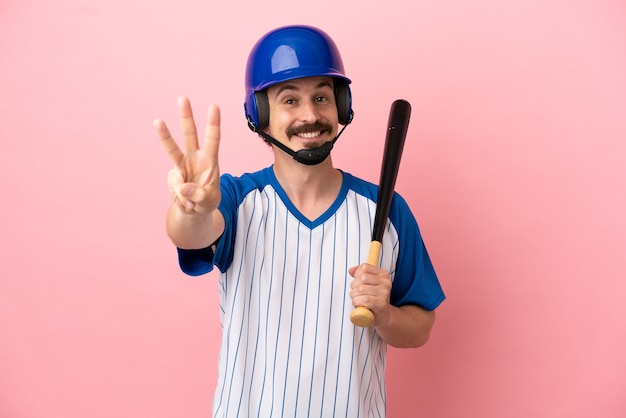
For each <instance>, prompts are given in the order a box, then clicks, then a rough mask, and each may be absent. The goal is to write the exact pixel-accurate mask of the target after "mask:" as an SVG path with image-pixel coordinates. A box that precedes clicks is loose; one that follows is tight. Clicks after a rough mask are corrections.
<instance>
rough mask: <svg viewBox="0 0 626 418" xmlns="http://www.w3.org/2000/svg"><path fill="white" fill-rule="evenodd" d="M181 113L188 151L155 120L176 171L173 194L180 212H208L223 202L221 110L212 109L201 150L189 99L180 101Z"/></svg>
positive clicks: (171, 178) (171, 183)
mask: <svg viewBox="0 0 626 418" xmlns="http://www.w3.org/2000/svg"><path fill="white" fill-rule="evenodd" d="M178 113H179V117H180V124H181V127H182V133H183V140H184V146H185V152H184V153H183V152H182V151H181V149H180V148H179V146H178V144H177V143H176V141H175V140H174V138H172V135H171V134H170V131H169V129H168V128H167V125H166V124H165V122H164V121H163V120H161V119H157V120H155V121H154V127H155V129H156V131H157V134H158V136H159V138H160V139H161V143H162V144H163V147H164V148H165V151H166V152H167V154H168V155H169V156H170V158H171V159H172V162H173V163H174V168H172V169H171V170H170V172H169V174H168V178H167V183H168V187H169V190H170V194H171V196H172V199H173V201H174V204H176V205H177V206H178V207H179V209H180V210H181V211H182V212H184V213H188V214H191V213H209V212H212V211H213V210H215V209H216V208H217V206H218V205H219V203H220V198H221V195H220V172H219V165H218V150H219V143H220V110H219V108H218V107H217V106H215V105H213V106H210V107H209V110H208V117H207V125H206V130H205V133H204V142H203V144H202V147H200V144H199V142H198V133H197V130H196V124H195V121H194V118H193V112H192V110H191V104H190V103H189V99H188V98H186V97H181V98H179V99H178Z"/></svg>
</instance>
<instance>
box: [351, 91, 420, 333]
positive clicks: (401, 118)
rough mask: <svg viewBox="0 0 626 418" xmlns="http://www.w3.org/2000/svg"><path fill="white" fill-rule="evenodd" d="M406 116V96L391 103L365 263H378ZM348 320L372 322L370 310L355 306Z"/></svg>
mask: <svg viewBox="0 0 626 418" xmlns="http://www.w3.org/2000/svg"><path fill="white" fill-rule="evenodd" d="M410 116H411V105H410V104H409V102H407V101H406V100H402V99H398V100H396V101H394V102H393V103H392V104H391V109H390V111H389V122H388V124H387V136H386V139H385V149H384V152H383V161H382V165H381V167H380V180H379V182H378V198H377V200H376V213H375V215H374V225H373V227H372V241H371V243H370V248H369V253H368V255H367V264H371V265H373V266H378V263H379V258H380V250H381V247H382V239H383V233H384V231H385V226H386V224H387V216H388V215H389V208H390V207H391V200H392V198H393V193H394V189H395V186H396V179H397V178H398V170H399V169H400V159H401V157H402V150H403V149H404V142H405V139H406V133H407V130H408V128H409V119H410ZM350 321H352V323H353V324H354V325H356V326H359V327H364V328H365V327H370V326H372V324H373V323H374V314H373V313H372V312H371V311H370V310H369V309H367V308H365V307H363V306H357V307H356V308H354V310H353V311H352V312H351V313H350Z"/></svg>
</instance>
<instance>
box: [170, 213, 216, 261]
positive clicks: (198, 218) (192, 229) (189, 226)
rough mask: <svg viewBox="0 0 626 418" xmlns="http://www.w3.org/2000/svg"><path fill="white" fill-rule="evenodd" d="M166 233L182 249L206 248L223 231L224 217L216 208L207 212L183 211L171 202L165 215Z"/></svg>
mask: <svg viewBox="0 0 626 418" xmlns="http://www.w3.org/2000/svg"><path fill="white" fill-rule="evenodd" d="M166 230H167V235H168V236H169V237H170V239H171V240H172V242H173V243H174V245H176V246H177V247H179V248H184V249H188V250H191V249H200V248H206V247H208V246H209V245H211V244H213V243H214V242H215V241H216V240H217V239H218V238H219V237H220V235H222V233H223V231H224V218H223V217H222V214H221V213H220V212H219V211H218V210H214V211H212V212H209V213H197V212H194V213H185V212H184V211H183V210H182V209H181V208H180V206H178V205H176V204H173V205H172V206H171V207H170V208H169V210H168V212H167V217H166Z"/></svg>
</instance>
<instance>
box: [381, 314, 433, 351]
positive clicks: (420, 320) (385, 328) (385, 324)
mask: <svg viewBox="0 0 626 418" xmlns="http://www.w3.org/2000/svg"><path fill="white" fill-rule="evenodd" d="M380 319H381V321H380V323H378V324H376V323H375V327H376V332H378V335H380V337H381V338H382V339H383V340H384V341H385V342H386V343H387V344H389V345H391V346H393V347H398V348H415V347H421V346H422V345H424V344H426V342H427V341H428V338H429V337H430V331H431V329H432V327H433V325H434V323H435V311H427V310H425V309H422V308H420V307H419V306H416V305H405V306H401V307H399V308H398V307H395V306H392V305H389V308H388V310H387V314H386V315H385V317H384V318H380ZM377 322H378V321H377Z"/></svg>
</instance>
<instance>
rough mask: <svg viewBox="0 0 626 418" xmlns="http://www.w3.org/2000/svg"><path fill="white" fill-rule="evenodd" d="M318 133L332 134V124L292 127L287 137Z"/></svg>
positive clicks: (310, 124) (309, 124) (321, 123)
mask: <svg viewBox="0 0 626 418" xmlns="http://www.w3.org/2000/svg"><path fill="white" fill-rule="evenodd" d="M318 131H327V132H330V131H332V126H330V124H328V123H323V122H314V123H307V124H305V125H300V126H290V127H289V128H287V135H288V136H293V135H298V134H306V133H309V132H318Z"/></svg>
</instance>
